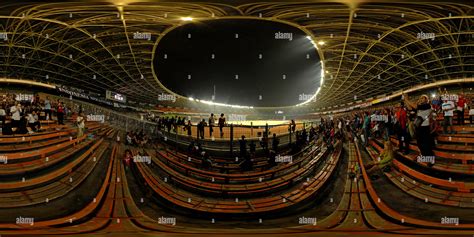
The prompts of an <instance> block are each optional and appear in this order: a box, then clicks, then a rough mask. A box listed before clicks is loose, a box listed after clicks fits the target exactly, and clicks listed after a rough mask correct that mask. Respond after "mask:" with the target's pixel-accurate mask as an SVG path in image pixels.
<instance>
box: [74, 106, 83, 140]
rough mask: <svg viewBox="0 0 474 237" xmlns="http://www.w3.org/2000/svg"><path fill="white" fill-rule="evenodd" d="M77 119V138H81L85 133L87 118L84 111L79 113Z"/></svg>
mask: <svg viewBox="0 0 474 237" xmlns="http://www.w3.org/2000/svg"><path fill="white" fill-rule="evenodd" d="M76 120H77V138H81V137H82V136H83V135H84V127H85V124H84V120H85V119H84V115H83V114H82V112H81V113H79V115H78V116H77V119H76Z"/></svg>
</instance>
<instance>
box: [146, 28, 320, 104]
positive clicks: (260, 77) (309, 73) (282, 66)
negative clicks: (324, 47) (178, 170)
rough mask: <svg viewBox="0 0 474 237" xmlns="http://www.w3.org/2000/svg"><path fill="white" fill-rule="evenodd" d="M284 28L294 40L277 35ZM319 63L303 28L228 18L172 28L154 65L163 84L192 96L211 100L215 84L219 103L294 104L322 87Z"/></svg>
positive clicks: (182, 93)
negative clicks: (320, 85) (320, 84)
mask: <svg viewBox="0 0 474 237" xmlns="http://www.w3.org/2000/svg"><path fill="white" fill-rule="evenodd" d="M279 32H280V33H292V36H291V37H292V40H291V41H290V40H289V39H276V35H275V34H276V33H279ZM236 34H238V38H236ZM189 36H191V38H189ZM279 36H281V35H279ZM284 36H289V34H286V35H283V37H284ZM212 54H214V58H212ZM260 54H261V55H262V58H261V59H259V55H260ZM308 55H309V59H308ZM319 61H320V59H319V56H318V55H317V52H316V51H315V48H314V46H313V45H312V44H311V42H310V41H309V39H307V38H306V34H305V33H304V32H302V31H300V30H299V29H297V28H294V27H292V26H289V25H286V24H283V23H276V22H270V21H263V20H241V19H239V20H225V19H224V20H214V21H205V22H202V21H201V22H192V23H190V24H186V25H183V26H181V27H179V28H177V29H175V30H172V31H171V32H169V33H168V34H167V35H166V36H165V37H164V38H163V39H162V40H161V41H160V42H159V44H158V46H157V49H156V51H155V60H154V62H153V63H154V67H155V72H156V75H157V77H158V79H159V80H160V81H161V83H163V85H164V86H165V87H167V88H168V89H170V90H171V91H173V92H175V93H178V94H180V95H183V96H186V97H193V98H197V99H204V100H211V99H212V95H213V94H214V86H215V89H216V94H215V100H214V101H215V102H220V103H227V104H233V105H247V106H288V105H295V104H298V103H301V102H303V101H301V100H300V99H301V96H300V95H302V94H306V95H308V94H313V93H314V92H315V91H316V90H317V88H318V87H319V83H320V74H321V72H320V70H321V69H320V67H321V66H320V64H319ZM236 75H237V77H238V79H236ZM189 77H190V78H191V79H189Z"/></svg>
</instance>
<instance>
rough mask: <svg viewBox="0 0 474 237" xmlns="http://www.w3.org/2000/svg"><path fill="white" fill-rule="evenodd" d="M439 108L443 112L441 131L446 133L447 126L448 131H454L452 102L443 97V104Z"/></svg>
mask: <svg viewBox="0 0 474 237" xmlns="http://www.w3.org/2000/svg"><path fill="white" fill-rule="evenodd" d="M441 109H442V110H443V112H444V121H443V132H444V133H448V127H449V130H450V133H454V129H453V115H454V102H453V101H452V100H448V98H445V100H444V101H443V104H442V105H441Z"/></svg>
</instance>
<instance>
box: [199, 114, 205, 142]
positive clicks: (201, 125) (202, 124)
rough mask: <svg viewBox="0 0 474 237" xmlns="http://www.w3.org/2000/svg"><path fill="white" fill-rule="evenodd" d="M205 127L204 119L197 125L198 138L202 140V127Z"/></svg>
mask: <svg viewBox="0 0 474 237" xmlns="http://www.w3.org/2000/svg"><path fill="white" fill-rule="evenodd" d="M205 126H206V121H205V120H204V119H202V120H201V122H199V124H198V137H201V139H204V127H205Z"/></svg>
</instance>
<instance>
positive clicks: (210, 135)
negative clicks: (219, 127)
mask: <svg viewBox="0 0 474 237" xmlns="http://www.w3.org/2000/svg"><path fill="white" fill-rule="evenodd" d="M215 121H216V120H215V118H214V114H212V113H211V117H209V137H212V132H214V125H215Z"/></svg>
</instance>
